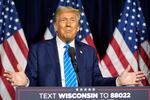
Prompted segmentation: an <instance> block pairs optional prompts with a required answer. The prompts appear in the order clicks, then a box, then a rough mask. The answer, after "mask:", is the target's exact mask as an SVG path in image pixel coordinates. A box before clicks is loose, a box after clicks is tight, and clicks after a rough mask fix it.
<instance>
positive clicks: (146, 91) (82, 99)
mask: <svg viewBox="0 0 150 100" xmlns="http://www.w3.org/2000/svg"><path fill="white" fill-rule="evenodd" d="M16 100H150V87H149V86H148V87H78V88H65V87H17V89H16Z"/></svg>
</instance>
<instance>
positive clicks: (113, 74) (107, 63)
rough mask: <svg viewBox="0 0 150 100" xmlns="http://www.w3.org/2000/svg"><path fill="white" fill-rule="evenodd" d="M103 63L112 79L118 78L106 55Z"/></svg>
mask: <svg viewBox="0 0 150 100" xmlns="http://www.w3.org/2000/svg"><path fill="white" fill-rule="evenodd" d="M103 61H104V62H105V64H106V66H107V69H108V70H109V72H110V73H111V75H112V76H114V77H116V76H118V73H117V71H116V69H115V67H114V65H113V64H112V61H111V60H110V58H109V56H108V55H107V54H105V56H104V59H103Z"/></svg>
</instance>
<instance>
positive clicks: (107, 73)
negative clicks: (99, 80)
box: [99, 60, 112, 77]
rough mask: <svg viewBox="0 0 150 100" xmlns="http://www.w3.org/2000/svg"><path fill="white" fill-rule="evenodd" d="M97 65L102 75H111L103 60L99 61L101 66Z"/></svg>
mask: <svg viewBox="0 0 150 100" xmlns="http://www.w3.org/2000/svg"><path fill="white" fill-rule="evenodd" d="M99 67H100V70H101V73H102V75H103V77H112V75H111V73H110V72H109V70H108V69H107V67H106V65H105V63H104V61H103V60H102V61H101V66H99Z"/></svg>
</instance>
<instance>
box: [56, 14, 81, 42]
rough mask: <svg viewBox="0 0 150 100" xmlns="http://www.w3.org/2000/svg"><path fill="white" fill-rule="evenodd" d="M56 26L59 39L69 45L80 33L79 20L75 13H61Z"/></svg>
mask: <svg viewBox="0 0 150 100" xmlns="http://www.w3.org/2000/svg"><path fill="white" fill-rule="evenodd" d="M54 26H55V30H56V31H57V34H58V37H59V38H60V39H61V40H62V41H64V42H65V43H68V42H71V41H72V40H73V39H74V38H75V36H76V33H77V32H78V31H79V20H78V18H77V15H76V14H75V13H74V12H61V13H60V14H59V17H58V18H57V20H56V22H55V23H54Z"/></svg>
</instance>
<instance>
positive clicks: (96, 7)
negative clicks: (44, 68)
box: [14, 0, 150, 58]
mask: <svg viewBox="0 0 150 100" xmlns="http://www.w3.org/2000/svg"><path fill="white" fill-rule="evenodd" d="M14 1H15V3H16V8H17V11H18V14H19V17H20V20H21V23H22V27H23V29H24V32H25V36H26V38H27V42H28V45H29V46H31V44H33V43H36V42H38V41H40V40H42V39H43V35H44V32H45V30H46V28H47V26H48V24H49V20H50V18H52V13H53V12H54V11H55V9H56V7H57V4H58V2H59V0H14ZM81 1H82V4H83V6H84V8H85V13H86V16H87V19H88V21H89V25H90V28H91V31H92V34H93V38H94V42H95V45H96V47H97V49H98V52H99V54H100V57H101V58H102V57H103V55H104V54H105V52H106V49H107V46H108V42H109V40H110V38H111V36H112V34H113V31H114V29H115V26H116V25H117V20H118V19H119V17H120V12H121V11H122V8H123V5H124V2H125V0H81ZM140 1H141V6H142V10H143V13H144V16H145V19H146V24H147V28H148V33H149V34H150V6H149V5H150V0H140Z"/></svg>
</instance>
